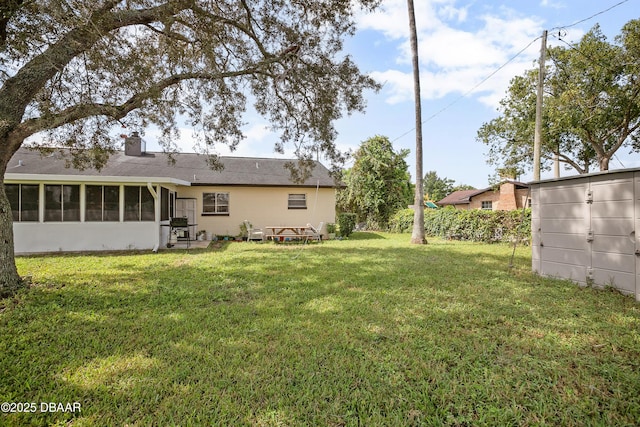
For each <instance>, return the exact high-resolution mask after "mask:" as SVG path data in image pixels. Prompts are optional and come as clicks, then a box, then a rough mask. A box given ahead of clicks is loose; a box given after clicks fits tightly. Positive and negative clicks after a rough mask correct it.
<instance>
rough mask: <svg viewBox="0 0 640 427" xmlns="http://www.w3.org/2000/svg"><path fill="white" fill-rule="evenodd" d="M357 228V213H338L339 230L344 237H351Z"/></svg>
mask: <svg viewBox="0 0 640 427" xmlns="http://www.w3.org/2000/svg"><path fill="white" fill-rule="evenodd" d="M355 228H356V214H354V213H349V212H343V213H340V214H338V230H339V231H340V235H341V236H342V237H349V236H350V235H351V233H353V230H354V229H355Z"/></svg>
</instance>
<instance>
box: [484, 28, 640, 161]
mask: <svg viewBox="0 0 640 427" xmlns="http://www.w3.org/2000/svg"><path fill="white" fill-rule="evenodd" d="M548 56H549V59H550V61H549V63H548V64H547V65H546V72H545V82H544V91H545V94H544V108H543V138H542V139H543V145H542V158H541V161H542V166H543V168H544V169H549V168H550V166H551V164H552V162H553V159H554V157H557V158H558V160H559V161H560V162H561V163H563V164H565V166H566V167H567V168H569V169H571V168H573V169H575V170H576V171H577V172H578V173H587V172H589V171H591V170H593V169H594V168H599V169H600V170H608V168H609V162H610V160H611V158H612V157H613V156H614V155H615V154H616V152H617V151H618V150H619V149H620V148H623V147H626V148H628V149H629V150H636V151H637V150H638V148H639V147H638V138H639V136H640V133H639V132H640V131H639V129H640V20H632V21H629V22H628V23H627V24H626V25H625V26H624V27H623V28H622V32H621V34H620V35H618V36H617V37H616V38H615V43H609V42H608V41H607V39H606V37H605V36H604V35H603V34H602V32H601V31H600V28H599V26H597V25H596V26H595V27H594V28H592V29H591V30H590V31H589V32H588V33H587V34H585V36H584V37H583V38H582V39H581V40H580V42H579V43H577V44H576V45H568V46H558V47H553V48H549V49H548ZM537 79H538V70H537V69H534V70H529V71H527V72H526V73H525V74H524V75H523V76H517V77H515V78H514V79H513V80H512V81H511V85H510V86H509V89H508V92H507V96H506V97H505V98H504V99H503V100H502V101H501V104H500V109H499V110H500V111H501V113H502V115H501V116H499V117H497V118H496V119H494V120H491V121H490V122H488V123H485V124H483V125H482V127H481V128H480V129H479V131H478V136H477V139H478V140H479V141H481V142H483V143H485V144H487V145H488V146H489V152H488V162H489V164H493V165H495V166H496V167H497V168H501V169H511V170H516V171H518V172H523V171H525V170H527V169H530V168H531V167H532V158H533V139H534V127H535V103H536V83H537Z"/></svg>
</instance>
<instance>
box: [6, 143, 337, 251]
mask: <svg viewBox="0 0 640 427" xmlns="http://www.w3.org/2000/svg"><path fill="white" fill-rule="evenodd" d="M174 158H175V164H170V163H169V162H168V158H167V156H166V155H165V154H162V153H146V152H144V150H143V148H142V141H141V138H140V137H138V136H137V135H135V134H134V135H133V136H132V137H130V138H127V141H126V144H125V151H124V152H119V153H115V154H114V155H112V156H111V157H110V158H109V161H108V163H107V165H106V166H105V167H104V168H103V169H102V170H101V171H97V170H95V169H87V170H84V171H80V170H77V169H72V168H68V167H66V159H65V158H61V157H60V156H57V155H52V156H44V157H43V156H42V155H41V154H40V153H39V152H37V151H33V150H28V149H24V148H21V149H20V150H18V152H17V153H16V154H15V155H14V156H13V158H12V159H11V162H10V163H9V165H8V167H7V171H6V174H5V180H4V183H5V189H6V190H7V195H8V196H9V200H10V203H11V207H12V210H13V219H14V224H13V231H14V238H15V252H16V253H17V254H21V253H37V252H54V251H95V250H122V249H157V248H159V247H163V246H165V245H166V244H167V242H168V238H169V220H170V218H172V217H183V216H186V217H188V222H189V224H197V225H193V226H191V227H190V235H191V237H192V238H193V237H194V236H195V235H196V233H197V231H198V230H201V231H206V232H207V233H208V234H209V235H230V236H235V235H238V234H239V233H240V225H241V223H242V222H243V221H244V220H249V221H250V222H251V223H252V224H253V226H254V227H255V228H261V227H266V226H279V225H293V226H300V225H306V224H307V223H312V224H314V225H316V226H317V225H318V224H319V223H320V222H324V223H329V222H335V189H336V184H335V182H334V180H333V178H332V177H331V176H330V175H329V171H328V170H327V169H326V168H325V167H324V166H323V165H322V164H320V163H318V162H316V166H315V168H314V170H313V173H312V176H311V177H310V178H309V179H307V180H306V181H305V182H304V183H302V184H294V183H292V182H291V180H290V178H289V176H290V175H289V171H288V170H287V169H286V168H285V163H286V162H287V161H288V160H281V159H265V158H240V157H222V158H221V161H222V163H223V164H224V169H223V170H222V171H215V170H212V169H210V168H209V166H208V164H207V156H205V155H200V154H193V153H180V154H177V155H174Z"/></svg>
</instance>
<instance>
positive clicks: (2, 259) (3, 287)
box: [0, 167, 24, 298]
mask: <svg viewBox="0 0 640 427" xmlns="http://www.w3.org/2000/svg"><path fill="white" fill-rule="evenodd" d="M4 169H5V168H4V167H3V168H2V170H4ZM23 286H24V283H23V281H22V279H21V278H20V276H19V275H18V269H17V268H16V261H15V255H14V252H13V217H12V215H11V206H10V205H9V199H8V198H7V193H6V192H5V190H4V180H1V181H0V298H6V297H9V296H12V295H14V294H15V293H16V292H17V291H18V290H19V289H20V288H22V287H23Z"/></svg>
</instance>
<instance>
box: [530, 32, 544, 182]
mask: <svg viewBox="0 0 640 427" xmlns="http://www.w3.org/2000/svg"><path fill="white" fill-rule="evenodd" d="M546 56H547V30H544V32H543V33H542V47H541V48H540V71H539V72H538V94H537V98H536V128H535V134H534V138H533V180H534V181H540V152H541V151H542V97H543V95H544V93H543V88H544V71H545V62H546V60H547V59H546Z"/></svg>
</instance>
